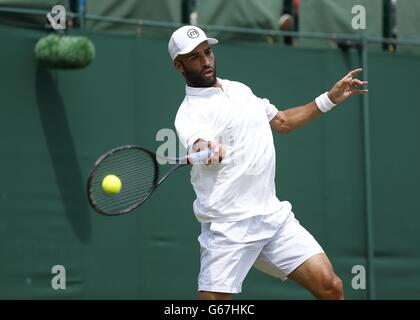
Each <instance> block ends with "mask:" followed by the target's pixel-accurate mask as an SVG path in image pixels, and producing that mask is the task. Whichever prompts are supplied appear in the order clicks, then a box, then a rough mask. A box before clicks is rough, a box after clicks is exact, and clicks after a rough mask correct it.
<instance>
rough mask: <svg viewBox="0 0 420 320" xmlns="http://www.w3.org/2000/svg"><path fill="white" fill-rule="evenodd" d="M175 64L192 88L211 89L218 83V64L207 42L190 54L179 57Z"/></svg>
mask: <svg viewBox="0 0 420 320" xmlns="http://www.w3.org/2000/svg"><path fill="white" fill-rule="evenodd" d="M174 63H175V67H176V68H177V69H178V70H179V71H180V72H181V73H182V75H183V76H184V78H185V79H186V80H187V84H188V85H189V86H191V87H211V86H213V85H214V84H215V83H216V82H217V79H216V63H215V61H214V55H213V52H212V50H211V49H210V47H209V45H208V43H207V41H204V42H203V43H201V44H200V45H198V46H197V47H196V48H195V49H194V50H193V51H191V52H190V53H187V54H183V55H179V56H177V58H176V59H175V62H174Z"/></svg>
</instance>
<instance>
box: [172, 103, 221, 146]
mask: <svg viewBox="0 0 420 320" xmlns="http://www.w3.org/2000/svg"><path fill="white" fill-rule="evenodd" d="M175 129H176V132H177V134H178V137H179V140H180V141H181V143H182V145H183V146H184V147H185V149H186V150H187V151H189V150H190V148H191V147H192V146H193V144H194V142H196V141H197V140H198V139H203V140H206V141H216V139H215V135H214V133H213V130H212V128H211V126H210V123H209V121H208V119H207V117H206V116H205V115H204V114H203V113H202V112H199V111H194V110H192V108H186V107H183V106H181V107H180V109H179V110H178V113H177V115H176V118H175Z"/></svg>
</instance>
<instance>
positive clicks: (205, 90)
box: [185, 78, 226, 96]
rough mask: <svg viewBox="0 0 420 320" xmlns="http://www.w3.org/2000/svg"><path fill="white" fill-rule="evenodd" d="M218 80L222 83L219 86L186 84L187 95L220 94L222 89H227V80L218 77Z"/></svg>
mask: <svg viewBox="0 0 420 320" xmlns="http://www.w3.org/2000/svg"><path fill="white" fill-rule="evenodd" d="M217 82H218V83H220V84H221V85H222V88H223V89H222V88H219V87H190V86H188V85H185V94H186V95H187V96H209V95H212V94H219V93H221V92H222V90H226V82H225V81H223V80H222V79H220V78H217Z"/></svg>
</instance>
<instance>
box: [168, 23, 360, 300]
mask: <svg viewBox="0 0 420 320" xmlns="http://www.w3.org/2000/svg"><path fill="white" fill-rule="evenodd" d="M217 43H218V40H216V39H214V38H208V37H207V36H206V34H205V33H204V32H203V30H201V29H200V28H198V27H196V26H183V27H181V28H179V29H177V30H176V31H175V32H174V33H173V34H172V36H171V38H170V40H169V44H168V49H169V54H170V56H171V58H172V61H173V63H174V65H175V68H176V69H177V70H178V71H179V72H180V73H181V74H182V76H183V77H184V78H185V80H186V95H185V98H184V101H183V102H182V104H181V106H180V107H179V110H178V112H177V115H176V118H175V127H176V130H177V134H178V136H179V139H180V141H181V143H182V144H183V145H184V146H185V147H186V148H187V150H188V152H195V151H201V150H205V149H206V148H210V149H211V150H212V156H211V157H209V159H207V161H206V163H205V164H201V165H194V166H193V168H192V171H191V183H192V185H193V187H194V190H195V193H196V196H197V198H196V200H195V201H194V203H193V210H194V214H195V216H196V218H197V219H198V221H199V222H201V234H200V236H199V238H198V240H199V243H200V246H201V259H200V262H201V264H200V265H201V267H200V274H199V277H198V297H199V299H218V300H221V299H230V298H231V297H232V294H234V293H239V292H241V288H242V282H243V281H244V279H245V277H246V275H247V273H248V272H249V270H250V268H251V267H252V266H255V267H256V268H257V269H259V270H261V271H263V272H266V273H268V274H270V275H272V276H274V277H278V278H280V279H282V280H286V279H287V278H289V279H292V280H294V281H296V282H297V283H299V284H300V285H302V286H303V287H305V288H306V289H307V290H309V291H310V292H311V293H312V294H313V295H314V296H315V297H316V298H318V299H343V298H344V295H343V286H342V282H341V280H340V279H339V278H338V277H337V275H336V274H335V273H334V270H333V267H332V265H331V263H330V261H329V259H328V257H327V256H326V254H325V252H324V250H323V249H322V247H321V246H320V245H319V244H318V242H317V241H316V240H315V239H314V237H313V236H312V235H311V234H310V233H309V232H308V231H307V230H305V228H304V227H302V226H301V225H300V223H299V221H298V220H296V218H295V216H294V214H293V212H292V206H291V204H290V203H289V202H288V201H280V200H279V199H278V198H277V197H276V188H275V183H274V177H275V167H276V164H275V150H274V144H273V136H272V131H271V130H274V131H277V132H279V133H282V134H286V133H289V132H291V131H293V130H294V129H296V128H299V127H302V126H303V125H305V124H306V123H308V122H310V121H311V120H313V119H315V118H316V117H318V116H320V115H321V114H323V113H325V112H327V111H329V110H331V109H332V108H333V107H334V106H336V105H337V104H339V103H341V102H343V101H344V100H346V99H347V98H349V97H350V96H352V95H353V94H363V93H366V92H367V90H366V89H355V87H359V86H363V85H366V84H367V82H365V81H361V80H358V79H355V78H354V76H355V75H357V74H358V73H360V72H361V71H362V69H356V70H353V71H351V72H350V73H349V74H347V75H346V76H345V77H344V78H343V79H341V80H340V81H338V82H337V83H336V84H335V85H334V86H333V87H332V89H331V90H330V91H328V92H325V93H323V94H321V95H320V96H319V97H317V98H316V99H315V100H314V101H311V102H309V103H308V104H306V105H303V106H299V107H295V108H290V109H286V110H284V111H279V110H278V109H277V108H276V107H275V106H274V105H273V104H271V103H270V101H269V100H267V99H261V98H258V97H256V96H255V95H254V94H253V92H252V91H251V89H250V88H249V87H247V86H246V85H245V84H242V83H240V82H236V81H230V80H226V79H220V78H218V77H217V76H216V62H215V58H214V55H213V52H212V49H211V47H210V46H209V45H213V44H217Z"/></svg>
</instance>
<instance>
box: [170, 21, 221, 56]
mask: <svg viewBox="0 0 420 320" xmlns="http://www.w3.org/2000/svg"><path fill="white" fill-rule="evenodd" d="M204 41H207V42H208V43H209V44H217V43H219V40H217V39H214V38H207V36H206V34H205V33H204V31H203V30H201V29H200V28H199V27H196V26H183V27H181V28H179V29H177V30H175V31H174V33H172V36H171V39H170V40H169V43H168V50H169V55H170V56H171V58H172V60H175V58H176V56H177V55H179V54H186V53H189V52H191V51H193V50H194V49H195V47H197V46H198V45H199V44H200V43H202V42H204Z"/></svg>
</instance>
